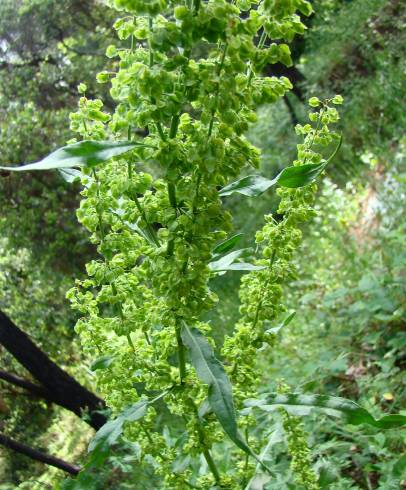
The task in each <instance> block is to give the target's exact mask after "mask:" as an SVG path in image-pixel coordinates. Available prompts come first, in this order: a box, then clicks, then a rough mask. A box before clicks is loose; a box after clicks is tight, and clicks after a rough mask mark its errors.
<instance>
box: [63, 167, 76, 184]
mask: <svg viewBox="0 0 406 490" xmlns="http://www.w3.org/2000/svg"><path fill="white" fill-rule="evenodd" d="M58 171H59V173H60V174H61V176H62V177H63V179H64V180H66V182H68V183H69V184H72V183H73V182H75V181H78V180H80V178H81V175H82V172H81V171H80V170H77V169H76V168H60V169H59V170H58Z"/></svg>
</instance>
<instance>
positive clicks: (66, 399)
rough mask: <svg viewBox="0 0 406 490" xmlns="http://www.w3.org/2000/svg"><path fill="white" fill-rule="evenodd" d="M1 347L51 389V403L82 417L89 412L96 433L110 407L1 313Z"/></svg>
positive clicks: (49, 390)
mask: <svg viewBox="0 0 406 490" xmlns="http://www.w3.org/2000/svg"><path fill="white" fill-rule="evenodd" d="M0 344H1V345H3V347H4V348H5V349H7V350H8V351H9V352H10V354H12V355H13V356H14V357H15V358H16V359H17V361H18V362H19V363H20V364H21V365H22V366H24V367H25V368H26V369H27V371H29V372H30V373H31V375H32V376H33V377H34V378H35V379H36V380H37V381H38V382H39V383H40V384H41V385H42V386H43V387H44V388H45V390H47V392H48V393H49V394H50V397H51V400H52V401H53V402H54V403H56V404H57V405H60V406H61V407H64V408H66V409H67V410H70V411H71V412H73V413H75V414H76V415H77V416H78V417H81V416H82V415H83V413H84V412H89V420H87V419H85V420H86V421H88V423H89V424H90V425H91V426H92V427H94V428H95V429H96V430H98V429H100V427H101V426H103V425H104V424H105V423H106V422H107V419H106V417H105V416H104V415H102V414H101V413H99V411H100V410H101V409H105V408H106V405H105V404H104V402H103V400H101V399H100V398H99V397H98V396H96V395H95V394H94V393H92V392H91V391H89V390H88V389H86V388H85V387H84V386H82V385H81V384H79V383H78V382H77V381H76V379H74V378H72V376H70V375H69V374H68V373H67V372H66V371H64V370H63V369H61V368H60V367H59V366H58V365H57V364H55V363H54V362H53V361H52V360H51V359H50V358H49V357H48V356H47V355H46V354H45V353H44V352H43V351H42V350H41V349H39V348H38V347H37V346H36V345H35V344H34V342H32V340H31V339H30V338H29V337H28V336H27V335H26V334H25V333H24V332H22V331H21V330H20V329H19V328H18V327H17V326H16V325H15V324H14V323H13V322H12V321H11V320H10V318H9V317H8V316H7V315H5V314H4V313H3V312H2V311H0Z"/></svg>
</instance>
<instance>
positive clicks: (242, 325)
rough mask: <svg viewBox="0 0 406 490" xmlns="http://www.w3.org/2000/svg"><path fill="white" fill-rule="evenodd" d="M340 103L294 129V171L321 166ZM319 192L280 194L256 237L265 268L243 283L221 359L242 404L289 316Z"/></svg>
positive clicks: (326, 106) (309, 188) (253, 389)
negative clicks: (278, 326)
mask: <svg viewBox="0 0 406 490" xmlns="http://www.w3.org/2000/svg"><path fill="white" fill-rule="evenodd" d="M313 99H314V98H313ZM312 102H313V104H312ZM341 102H342V100H341V98H336V97H335V98H333V99H329V100H326V101H324V102H320V101H318V99H317V106H320V108H319V110H317V111H315V112H311V113H310V114H309V119H310V121H312V122H313V125H311V124H306V125H305V126H301V125H297V126H296V132H297V133H298V135H303V136H304V141H303V143H301V144H299V145H298V146H297V149H298V157H297V160H296V161H295V162H294V165H295V166H300V165H308V164H319V163H321V162H322V158H323V157H322V154H321V153H320V149H322V148H323V147H325V146H328V145H330V144H331V143H332V142H333V141H335V140H337V139H338V135H337V134H336V133H334V132H332V131H330V129H329V127H328V125H329V124H333V123H336V122H337V121H338V118H339V116H338V112H337V110H336V109H335V108H334V107H332V106H331V104H340V103H341ZM310 103H311V105H313V107H314V106H315V105H314V100H313V101H312V99H311V100H310ZM316 191H317V185H316V184H315V183H312V184H310V185H307V186H305V187H300V188H297V189H289V188H282V187H281V188H279V189H278V191H277V192H278V195H279V196H280V197H281V200H280V203H279V207H278V209H277V212H276V214H275V216H273V215H272V214H270V215H267V216H265V221H266V224H265V225H264V227H263V228H262V229H261V230H260V231H258V232H257V233H256V243H257V245H258V247H259V248H260V251H261V255H262V257H261V258H260V259H258V260H257V261H256V264H257V265H259V266H263V269H262V270H257V271H252V272H250V273H249V274H247V275H245V276H244V277H243V278H242V284H241V288H240V299H241V306H240V312H241V320H240V321H239V322H238V324H237V325H236V328H235V330H234V334H233V335H232V336H230V337H228V338H227V339H226V340H225V342H224V346H223V354H224V357H225V358H226V359H227V360H228V361H229V362H228V364H229V366H230V368H229V371H230V376H231V378H232V380H233V382H234V387H235V389H236V394H237V395H238V398H239V399H240V400H243V399H245V398H247V397H249V396H254V395H255V393H256V386H257V384H258V381H259V378H260V374H261V373H260V372H259V371H258V369H256V363H255V361H256V358H257V357H258V356H257V352H258V349H259V348H261V347H262V346H263V345H264V343H265V344H270V345H272V344H273V342H274V338H275V335H274V333H273V332H272V330H270V329H269V328H267V327H270V326H271V325H270V324H271V322H272V321H274V320H275V319H276V318H277V317H278V316H279V315H280V314H281V313H283V312H284V311H285V307H284V305H283V302H282V292H283V286H284V285H286V283H287V282H288V281H289V280H291V279H294V278H295V277H296V271H295V267H294V264H293V262H292V258H293V254H294V252H295V251H296V250H297V248H298V247H299V245H300V242H301V238H302V233H301V231H300V225H301V224H302V223H304V222H306V221H308V220H309V219H310V218H311V217H313V216H314V215H315V211H314V209H313V207H312V206H313V202H314V199H315V196H316ZM281 216H282V219H281V218H280V217H281Z"/></svg>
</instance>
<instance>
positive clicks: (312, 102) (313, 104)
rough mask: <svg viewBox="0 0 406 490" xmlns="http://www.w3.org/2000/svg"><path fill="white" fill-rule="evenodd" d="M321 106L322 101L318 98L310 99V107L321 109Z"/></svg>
mask: <svg viewBox="0 0 406 490" xmlns="http://www.w3.org/2000/svg"><path fill="white" fill-rule="evenodd" d="M319 105H320V100H319V99H318V98H317V97H311V98H310V99H309V106H310V107H319Z"/></svg>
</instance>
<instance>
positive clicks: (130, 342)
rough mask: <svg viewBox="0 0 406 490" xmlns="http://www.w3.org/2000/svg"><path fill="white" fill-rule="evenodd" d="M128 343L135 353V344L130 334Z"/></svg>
mask: <svg viewBox="0 0 406 490" xmlns="http://www.w3.org/2000/svg"><path fill="white" fill-rule="evenodd" d="M127 341H128V343H129V344H130V347H131V349H132V350H133V352H135V346H134V343H133V341H132V338H131V335H130V334H127Z"/></svg>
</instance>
